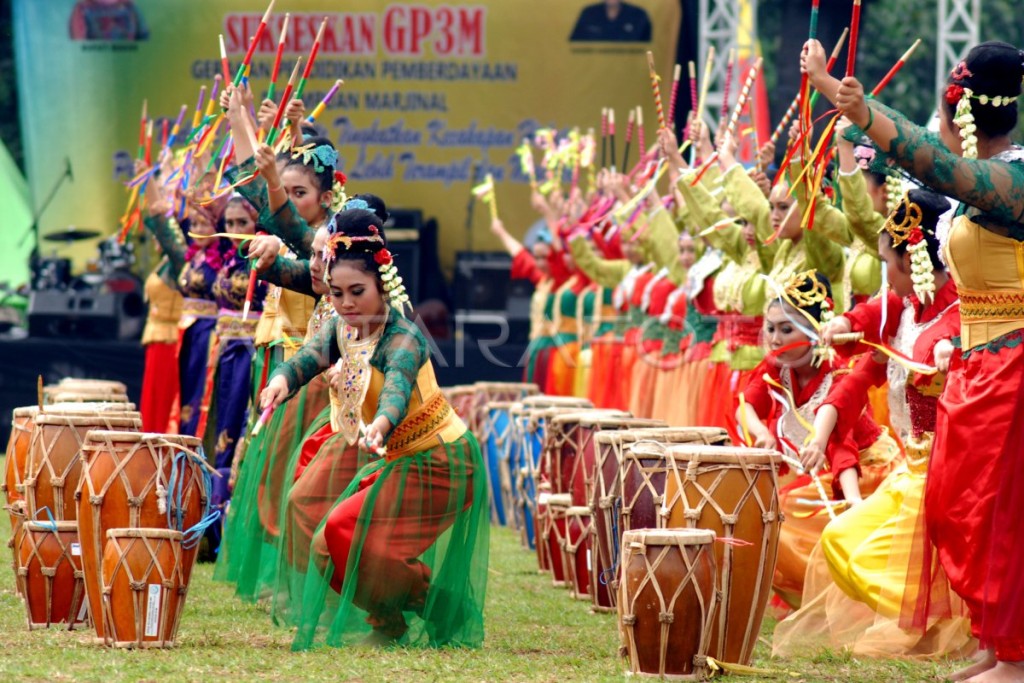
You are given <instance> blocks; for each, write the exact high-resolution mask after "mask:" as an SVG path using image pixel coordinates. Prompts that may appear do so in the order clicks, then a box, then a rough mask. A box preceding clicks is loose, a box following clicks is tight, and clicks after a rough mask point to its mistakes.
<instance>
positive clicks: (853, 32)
mask: <svg viewBox="0 0 1024 683" xmlns="http://www.w3.org/2000/svg"><path fill="white" fill-rule="evenodd" d="M859 37H860V0H853V16H852V17H851V18H850V47H849V48H848V49H847V51H846V75H847V76H852V75H853V72H854V69H855V68H856V66H857V39H858V38H859Z"/></svg>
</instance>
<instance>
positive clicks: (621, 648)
mask: <svg viewBox="0 0 1024 683" xmlns="http://www.w3.org/2000/svg"><path fill="white" fill-rule="evenodd" d="M628 656H629V648H628V647H626V646H625V645H620V646H619V657H621V658H623V659H625V658H626V657H628Z"/></svg>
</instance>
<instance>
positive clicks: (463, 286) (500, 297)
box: [454, 251, 512, 313]
mask: <svg viewBox="0 0 1024 683" xmlns="http://www.w3.org/2000/svg"><path fill="white" fill-rule="evenodd" d="M511 269H512V257H511V256H509V255H508V254H507V253H506V252H503V251H458V252H455V285H454V289H455V311H456V313H459V312H469V311H501V312H502V313H504V311H505V307H506V304H507V303H508V288H509V274H510V271H511Z"/></svg>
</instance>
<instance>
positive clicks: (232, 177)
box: [224, 157, 269, 214]
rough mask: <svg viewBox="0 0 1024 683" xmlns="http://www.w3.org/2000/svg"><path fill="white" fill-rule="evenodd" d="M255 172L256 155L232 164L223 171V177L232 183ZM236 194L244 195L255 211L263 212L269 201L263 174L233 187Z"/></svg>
mask: <svg viewBox="0 0 1024 683" xmlns="http://www.w3.org/2000/svg"><path fill="white" fill-rule="evenodd" d="M255 172H256V157H249V158H248V159H246V160H245V161H243V162H242V163H240V164H239V165H238V166H232V167H231V168H229V169H227V170H226V171H224V177H225V178H226V179H227V181H228V182H229V183H231V184H232V185H234V184H235V183H237V182H238V180H239V178H246V177H248V176H251V175H252V174H253V173H255ZM235 190H236V191H237V192H238V194H240V195H242V196H243V197H245V200H246V201H247V202H249V203H250V204H252V207H253V208H254V209H256V213H259V214H261V213H263V212H264V211H265V210H266V208H267V203H268V202H269V200H268V198H267V181H266V180H264V179H263V176H256V177H255V178H253V179H252V180H250V181H249V182H247V183H245V184H243V185H239V186H238V187H236V188H235Z"/></svg>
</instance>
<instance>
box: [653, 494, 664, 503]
mask: <svg viewBox="0 0 1024 683" xmlns="http://www.w3.org/2000/svg"><path fill="white" fill-rule="evenodd" d="M652 500H653V501H654V504H655V505H661V504H662V503H664V502H665V496H664V494H662V495H660V496H654V497H653V498H652Z"/></svg>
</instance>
